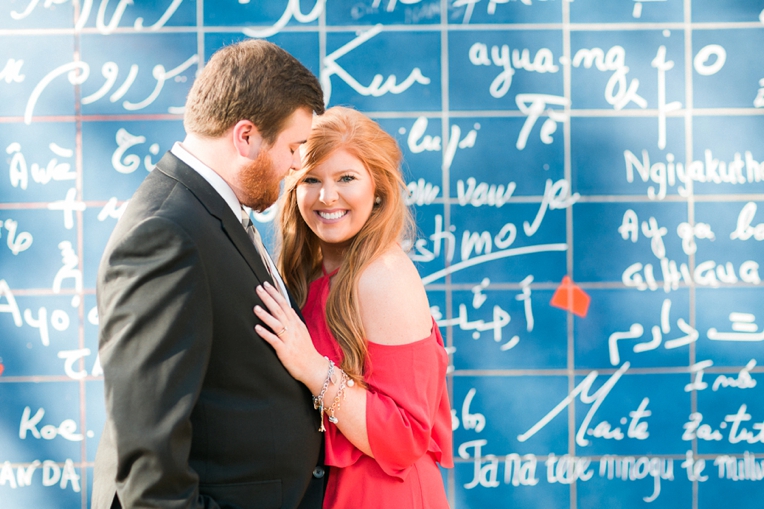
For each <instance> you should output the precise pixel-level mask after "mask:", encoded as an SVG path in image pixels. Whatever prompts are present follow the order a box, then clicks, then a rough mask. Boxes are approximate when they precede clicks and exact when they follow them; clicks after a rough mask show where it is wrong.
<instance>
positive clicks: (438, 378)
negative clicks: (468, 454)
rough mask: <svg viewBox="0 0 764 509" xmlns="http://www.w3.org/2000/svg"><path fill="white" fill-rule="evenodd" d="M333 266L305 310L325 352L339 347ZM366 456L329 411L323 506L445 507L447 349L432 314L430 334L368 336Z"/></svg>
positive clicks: (335, 356) (449, 458)
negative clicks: (331, 321) (394, 340)
mask: <svg viewBox="0 0 764 509" xmlns="http://www.w3.org/2000/svg"><path fill="white" fill-rule="evenodd" d="M334 273H336V271H335V272H333V273H331V274H326V273H324V275H323V276H322V277H320V278H319V279H317V280H315V281H314V282H313V283H311V285H310V288H309V290H308V297H307V301H306V303H305V306H304V308H303V316H304V318H305V322H306V324H307V327H308V330H309V331H310V335H311V337H312V338H313V343H314V345H315V346H316V349H317V350H318V352H319V353H320V354H321V355H325V356H327V357H328V358H329V359H331V360H332V361H334V362H335V363H336V364H337V365H339V364H340V361H341V359H342V351H341V350H340V348H339V345H338V344H337V342H336V341H335V339H334V337H333V336H332V334H331V332H330V331H329V328H328V326H327V323H326V314H325V312H324V310H325V308H326V299H327V297H328V295H329V281H330V278H331V276H333V275H334ZM366 364H367V368H366V373H365V375H364V380H365V381H366V383H367V385H368V388H367V391H368V392H367V398H366V427H367V430H368V435H369V444H370V446H371V451H372V453H373V455H374V457H373V458H372V457H370V456H367V455H366V454H364V453H362V452H361V451H360V450H359V449H358V448H356V447H355V446H354V445H353V444H352V443H350V441H349V440H348V439H347V438H345V437H344V435H342V433H341V432H340V431H339V429H338V428H337V427H336V426H335V425H334V424H331V423H330V422H329V421H328V419H326V418H325V421H324V422H325V426H326V435H325V439H326V442H325V448H326V464H327V465H329V466H330V467H331V468H330V474H329V480H328V484H327V489H326V496H325V498H324V508H325V509H329V508H330V509H345V508H348V509H350V508H352V509H383V508H395V509H447V508H448V502H447V499H446V493H445V489H444V485H443V477H442V475H441V471H440V469H439V468H438V466H437V464H438V463H439V464H440V465H441V466H443V467H453V453H452V442H451V408H450V405H449V401H448V391H447V388H446V368H447V366H448V355H447V354H446V351H445V348H444V345H443V339H442V338H441V336H440V331H439V330H438V326H437V325H436V324H435V320H433V323H432V332H431V334H430V335H429V336H428V337H426V338H424V339H421V340H419V341H415V342H413V343H407V344H403V345H382V344H379V343H372V342H369V343H368V359H367V363H366Z"/></svg>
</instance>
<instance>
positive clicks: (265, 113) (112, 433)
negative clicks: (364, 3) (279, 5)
mask: <svg viewBox="0 0 764 509" xmlns="http://www.w3.org/2000/svg"><path fill="white" fill-rule="evenodd" d="M323 111H324V104H323V94H322V92H321V87H320V85H319V83H318V80H317V79H316V77H315V76H313V74H311V73H310V71H308V70H307V69H306V68H305V67H304V66H303V65H302V64H300V63H299V62H298V61H297V60H296V59H295V58H294V57H292V56H291V55H289V54H288V53H287V52H285V51H284V50H282V49H280V48H279V47H277V46H275V45H273V44H271V43H268V42H266V41H262V40H247V41H244V42H241V43H238V44H234V45H231V46H227V47H224V48H222V49H221V50H219V51H218V52H217V53H215V55H213V57H212V58H211V59H210V61H209V62H208V64H207V65H206V66H205V67H204V69H203V70H202V72H201V74H200V75H199V77H198V78H197V80H196V81H195V82H194V85H193V87H192V89H191V91H190V93H189V96H188V99H187V102H186V110H185V115H184V127H185V129H186V133H187V136H186V138H185V140H184V141H183V143H182V144H179V143H176V144H175V145H174V146H173V147H172V150H171V151H170V152H168V153H167V154H166V155H165V156H164V157H163V158H162V159H161V160H160V161H159V163H158V164H157V167H156V168H155V169H154V171H153V172H152V173H150V174H149V176H148V177H147V178H146V180H145V181H144V182H143V183H142V184H141V186H140V187H139V188H138V190H137V191H136V193H135V195H134V196H133V198H132V199H131V200H130V203H129V205H128V207H127V209H126V210H125V213H124V215H123V216H122V218H121V219H120V220H119V222H118V223H117V226H116V228H115V230H114V232H113V233H112V236H111V238H110V239H109V242H108V244H107V246H106V250H105V252H104V255H103V258H102V260H101V265H100V267H99V273H98V282H97V297H98V313H99V317H100V327H101V329H100V338H99V353H100V359H101V363H102V365H103V370H104V386H105V393H106V410H107V420H106V425H105V428H104V431H103V436H102V437H101V442H100V444H99V447H98V453H97V456H96V461H95V479H94V489H93V504H92V507H93V508H94V509H109V508H114V507H117V508H118V507H125V508H132V507H157V508H181V507H182V508H202V507H204V508H241V509H249V508H253V509H254V508H279V507H283V508H296V507H300V508H314V507H315V508H320V507H321V502H322V496H323V482H324V480H325V479H324V470H323V467H322V465H320V463H319V453H320V450H321V447H322V442H321V434H320V433H319V432H318V427H319V422H318V413H317V412H316V411H315V410H313V406H312V400H311V395H310V393H309V391H308V390H307V388H305V386H303V385H302V384H300V383H298V382H296V381H295V380H294V379H292V377H290V376H289V374H288V373H287V371H286V370H285V369H284V368H283V366H282V365H281V363H280V362H279V360H278V358H277V357H276V354H275V353H274V351H273V350H272V349H271V348H270V347H269V346H268V345H267V344H266V343H265V342H264V341H263V340H262V339H260V338H259V337H258V336H257V334H256V333H255V331H254V329H253V328H254V326H255V324H256V323H260V322H259V321H258V320H257V319H256V318H255V315H254V314H253V307H254V306H255V305H256V304H261V305H262V302H261V301H260V300H259V299H258V298H257V295H256V293H255V287H256V286H257V285H259V284H261V283H263V282H265V281H269V282H271V283H272V284H274V285H275V286H276V287H277V288H278V287H281V288H282V290H283V286H282V285H283V282H282V281H281V279H280V276H278V272H277V271H276V269H275V267H273V266H272V265H273V262H272V260H271V259H270V258H269V257H268V255H267V253H265V252H264V249H262V251H261V250H260V249H259V248H258V242H259V239H258V237H257V235H256V234H254V230H253V228H252V226H251V223H249V224H246V223H247V222H248V220H249V219H248V216H247V215H246V214H245V213H243V209H242V206H247V207H251V208H253V209H254V210H263V209H265V208H267V207H268V206H270V205H271V204H273V203H274V202H275V201H276V199H277V198H278V194H279V186H280V181H281V179H283V177H284V176H285V174H286V173H287V172H288V171H289V169H290V168H296V167H298V166H299V164H300V159H299V155H298V154H299V150H298V149H299V147H300V145H301V144H302V143H303V142H304V141H305V140H306V139H307V137H308V134H309V133H310V125H311V120H312V116H313V113H314V112H315V113H317V114H321V113H323ZM245 224H246V226H245ZM247 227H248V229H247ZM248 230H249V232H248ZM259 246H260V248H261V246H262V244H260V245H259ZM284 291H285V290H284Z"/></svg>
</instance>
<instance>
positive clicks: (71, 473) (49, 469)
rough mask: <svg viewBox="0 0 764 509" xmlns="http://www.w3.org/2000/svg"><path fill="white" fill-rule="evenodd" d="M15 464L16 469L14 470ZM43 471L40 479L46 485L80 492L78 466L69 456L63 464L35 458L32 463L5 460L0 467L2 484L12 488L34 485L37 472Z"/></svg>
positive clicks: (0, 482)
mask: <svg viewBox="0 0 764 509" xmlns="http://www.w3.org/2000/svg"><path fill="white" fill-rule="evenodd" d="M14 466H15V467H16V471H15V472H14ZM38 469H39V470H40V471H41V474H40V480H41V481H42V485H43V486H45V487H50V486H56V485H58V487H59V488H61V489H62V490H65V489H66V488H67V487H70V489H71V490H72V491H73V492H75V493H79V492H80V490H81V488H80V476H79V475H78V474H77V468H75V466H74V462H73V461H72V460H71V459H69V458H67V459H66V460H65V461H64V463H63V464H61V463H58V462H55V461H53V460H45V461H42V462H41V461H40V460H34V461H32V462H31V463H22V464H19V463H16V464H15V465H14V464H12V463H11V462H10V461H4V462H3V464H2V467H0V486H8V487H9V488H11V489H14V490H15V489H17V488H24V487H28V486H32V483H33V482H35V481H34V479H35V475H34V474H35V472H36V471H37V470H38Z"/></svg>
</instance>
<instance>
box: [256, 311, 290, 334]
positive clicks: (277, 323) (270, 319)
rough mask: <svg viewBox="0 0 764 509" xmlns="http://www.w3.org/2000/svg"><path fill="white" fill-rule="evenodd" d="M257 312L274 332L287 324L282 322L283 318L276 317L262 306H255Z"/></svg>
mask: <svg viewBox="0 0 764 509" xmlns="http://www.w3.org/2000/svg"><path fill="white" fill-rule="evenodd" d="M255 314H256V315H257V317H258V318H259V319H260V320H261V321H262V322H263V323H264V324H265V325H267V326H268V327H270V328H271V329H272V330H273V331H274V332H278V331H280V330H281V329H283V328H284V326H285V325H286V324H285V323H282V322H281V320H279V319H278V318H276V317H274V316H273V315H272V314H270V313H268V311H266V310H265V309H263V308H262V307H260V306H255Z"/></svg>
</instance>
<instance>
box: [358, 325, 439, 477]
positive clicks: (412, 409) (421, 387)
mask: <svg viewBox="0 0 764 509" xmlns="http://www.w3.org/2000/svg"><path fill="white" fill-rule="evenodd" d="M369 358H370V363H369V366H368V373H367V376H366V380H367V383H368V384H369V391H368V396H367V399H366V427H367V430H368V435H369V444H370V446H371V451H372V453H373V455H374V459H375V460H376V461H377V463H378V464H379V466H380V467H381V468H382V470H383V471H384V472H385V473H386V474H388V475H391V476H395V477H398V478H400V479H404V478H405V477H406V475H407V473H408V470H409V469H410V468H411V467H412V465H413V464H414V463H416V461H417V460H419V459H420V458H421V457H422V456H423V455H425V454H428V453H429V454H432V455H433V457H434V459H435V460H436V461H438V462H439V463H440V464H441V465H442V466H445V467H450V466H453V456H452V444H451V411H450V405H449V401H448V391H447V388H446V367H447V365H448V356H447V354H446V352H445V349H444V347H443V340H442V338H441V336H440V331H439V330H438V327H437V325H436V324H435V322H434V320H433V327H432V333H431V335H430V336H429V337H428V338H426V339H423V340H420V341H416V342H414V343H409V344H405V345H395V346H390V345H380V344H376V343H369Z"/></svg>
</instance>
